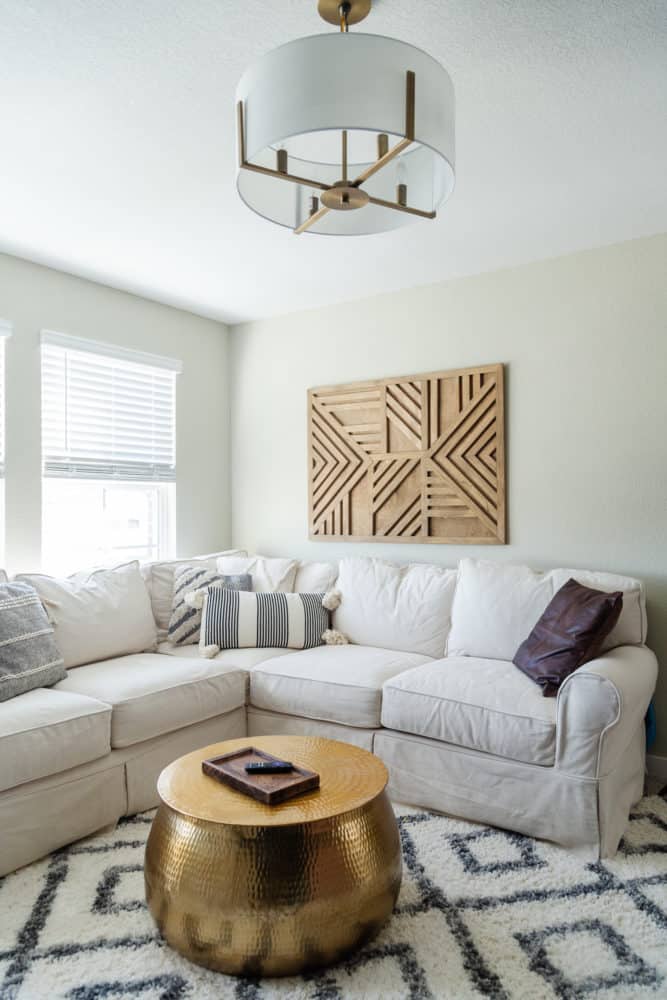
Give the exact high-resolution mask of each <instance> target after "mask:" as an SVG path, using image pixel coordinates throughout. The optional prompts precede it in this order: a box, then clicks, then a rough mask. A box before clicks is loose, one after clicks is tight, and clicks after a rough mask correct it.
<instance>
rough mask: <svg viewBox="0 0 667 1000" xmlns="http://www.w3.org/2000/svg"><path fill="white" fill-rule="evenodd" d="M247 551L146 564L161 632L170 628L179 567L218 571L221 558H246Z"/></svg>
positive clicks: (153, 605)
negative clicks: (198, 567) (200, 567)
mask: <svg viewBox="0 0 667 1000" xmlns="http://www.w3.org/2000/svg"><path fill="white" fill-rule="evenodd" d="M245 555H247V552H246V551H245V549H227V550H226V551H224V552H211V553H209V554H208V555H203V556H192V558H191V559H169V560H160V561H158V562H152V563H146V565H145V566H143V567H142V573H143V575H144V579H145V581H146V585H147V587H148V590H149V593H150V595H151V605H152V607H153V617H154V618H155V621H156V624H157V627H158V629H159V630H160V632H163V633H166V632H167V630H168V628H169V621H170V619H171V612H172V610H173V603H174V572H175V571H176V570H177V569H178V567H179V566H191V565H193V564H196V565H200V564H201V565H202V566H203V567H205V568H206V569H212V570H214V569H216V568H217V565H216V564H217V560H218V559H219V558H220V556H245Z"/></svg>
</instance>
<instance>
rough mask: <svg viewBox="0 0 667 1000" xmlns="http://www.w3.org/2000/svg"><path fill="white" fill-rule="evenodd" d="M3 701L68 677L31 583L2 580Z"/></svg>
mask: <svg viewBox="0 0 667 1000" xmlns="http://www.w3.org/2000/svg"><path fill="white" fill-rule="evenodd" d="M0 645H1V646H2V656H0V701H7V700H8V699H9V698H15V697H16V695H19V694H25V692H26V691H32V690H33V688H40V687H49V685H51V684H55V683H56V682H57V681H62V680H64V678H65V677H67V671H66V670H65V667H64V664H63V658H62V654H61V653H60V650H59V649H58V647H57V646H56V643H55V639H54V638H53V626H52V625H51V622H50V621H49V619H48V617H47V614H46V611H45V610H44V607H43V605H42V602H41V600H40V599H39V595H38V594H37V591H36V590H35V588H34V587H30V586H28V584H27V583H3V584H0Z"/></svg>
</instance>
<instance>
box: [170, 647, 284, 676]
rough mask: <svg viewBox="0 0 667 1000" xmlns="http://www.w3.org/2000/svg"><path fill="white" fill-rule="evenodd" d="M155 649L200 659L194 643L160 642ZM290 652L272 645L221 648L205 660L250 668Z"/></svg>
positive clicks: (173, 654) (171, 654) (183, 657)
mask: <svg viewBox="0 0 667 1000" xmlns="http://www.w3.org/2000/svg"><path fill="white" fill-rule="evenodd" d="M157 651H158V653H164V654H165V655H166V656H178V657H180V658H181V659H189V660H201V659H202V655H201V653H200V652H199V646H196V645H195V646H189V645H188V646H173V645H172V644H171V643H170V642H161V643H160V644H159V645H158V648H157ZM291 652H293V650H291V649H277V648H274V647H273V646H267V647H264V648H252V647H250V646H247V647H246V648H245V649H221V650H220V652H219V653H216V655H215V656H214V657H213V658H212V659H211V660H207V662H208V663H224V665H225V666H226V667H236V668H238V669H239V670H252V668H253V667H256V666H257V664H259V663H264V661H265V660H272V659H273V657H274V656H288V655H289V654H290V653H291Z"/></svg>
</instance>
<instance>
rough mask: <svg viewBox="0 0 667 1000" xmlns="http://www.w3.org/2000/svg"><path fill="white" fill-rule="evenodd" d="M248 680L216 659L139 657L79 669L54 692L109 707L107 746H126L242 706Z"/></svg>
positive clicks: (121, 658) (91, 664) (244, 675)
mask: <svg viewBox="0 0 667 1000" xmlns="http://www.w3.org/2000/svg"><path fill="white" fill-rule="evenodd" d="M246 676H247V675H246V673H245V671H243V670H238V669H235V668H234V667H228V666H227V665H226V664H224V663H216V662H215V660H203V659H202V660H194V659H190V658H187V659H185V658H182V657H177V656H163V655H161V654H159V653H139V654H136V655H134V656H123V657H119V658H118V659H113V660H103V661H102V662H101V663H90V664H88V665H87V666H85V667H79V669H78V670H73V671H72V672H71V673H70V674H69V675H68V677H67V678H66V679H65V680H64V681H60V682H59V683H58V684H57V685H56V690H59V691H75V692H77V693H79V694H84V695H87V696H88V697H91V698H97V699H98V700H99V701H103V702H106V703H107V704H108V705H111V707H112V708H113V714H112V717H111V746H112V747H126V746H131V745H132V744H134V743H140V742H142V741H143V740H148V739H150V738H151V737H153V736H160V735H161V734H162V733H169V732H172V731H173V730H175V729H181V728H182V727H183V726H189V725H192V723H194V722H201V721H202V720H204V719H210V718H212V717H213V716H214V715H224V714H225V713H226V712H231V711H233V710H234V709H235V708H239V707H240V706H242V705H245V697H246Z"/></svg>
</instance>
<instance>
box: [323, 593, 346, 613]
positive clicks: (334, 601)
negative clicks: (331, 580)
mask: <svg viewBox="0 0 667 1000" xmlns="http://www.w3.org/2000/svg"><path fill="white" fill-rule="evenodd" d="M342 599H343V598H342V594H341V592H340V590H329V591H327V593H326V594H325V595H324V597H323V598H322V607H323V608H326V609H327V611H335V610H336V608H338V607H340V602H341V600H342Z"/></svg>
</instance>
